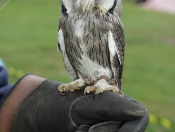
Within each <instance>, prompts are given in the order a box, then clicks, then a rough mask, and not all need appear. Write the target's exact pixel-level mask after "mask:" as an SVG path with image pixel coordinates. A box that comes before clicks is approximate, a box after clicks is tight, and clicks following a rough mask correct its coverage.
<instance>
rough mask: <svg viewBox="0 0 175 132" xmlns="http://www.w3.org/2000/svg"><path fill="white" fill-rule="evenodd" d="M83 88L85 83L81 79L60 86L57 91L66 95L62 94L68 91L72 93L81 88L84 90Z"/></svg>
mask: <svg viewBox="0 0 175 132" xmlns="http://www.w3.org/2000/svg"><path fill="white" fill-rule="evenodd" d="M85 86H86V83H85V81H84V80H83V79H78V80H75V81H73V82H71V83H68V84H62V85H60V86H59V87H58V91H59V92H60V94H62V95H66V94H64V93H66V92H68V91H70V92H73V91H75V90H80V89H81V88H84V87H85Z"/></svg>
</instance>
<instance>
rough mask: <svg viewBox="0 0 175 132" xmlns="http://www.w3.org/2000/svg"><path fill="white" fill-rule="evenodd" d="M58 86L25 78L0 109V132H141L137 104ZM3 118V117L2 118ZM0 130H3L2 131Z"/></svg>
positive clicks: (144, 118) (141, 111) (142, 118)
mask: <svg viewBox="0 0 175 132" xmlns="http://www.w3.org/2000/svg"><path fill="white" fill-rule="evenodd" d="M59 85H60V83H58V82H55V81H51V80H47V79H43V78H41V77H37V76H34V75H27V76H25V77H23V78H22V79H20V80H19V81H18V82H17V83H16V84H15V86H14V88H13V89H12V90H11V92H10V94H9V95H8V97H7V98H6V100H5V101H4V103H3V105H2V106H1V109H0V121H1V124H0V128H1V130H2V132H8V131H9V132H24V131H25V132H36V131H38V132H137V131H139V132H143V131H144V130H145V129H146V126H147V124H148V113H147V111H146V109H145V108H144V107H143V106H142V105H141V104H140V103H139V102H137V101H135V100H133V99H131V98H129V97H127V96H125V97H121V96H119V95H117V94H115V93H113V92H110V91H106V92H104V93H102V94H99V95H94V94H90V95H86V96H85V95H84V90H78V91H74V92H72V93H71V92H68V93H67V94H66V95H65V96H63V95H61V94H60V93H59V91H58V86H59ZM4 115H6V116H4ZM2 127H3V128H2Z"/></svg>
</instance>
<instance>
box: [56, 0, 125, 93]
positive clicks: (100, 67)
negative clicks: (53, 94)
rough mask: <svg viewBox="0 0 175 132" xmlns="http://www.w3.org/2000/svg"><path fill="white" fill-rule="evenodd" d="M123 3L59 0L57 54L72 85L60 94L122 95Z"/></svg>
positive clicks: (98, 0)
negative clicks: (60, 1) (61, 58)
mask: <svg viewBox="0 0 175 132" xmlns="http://www.w3.org/2000/svg"><path fill="white" fill-rule="evenodd" d="M121 12H122V0H62V9H61V16H60V23H59V31H58V50H59V51H61V53H62V56H63V60H64V65H65V68H66V70H67V72H68V73H69V74H70V76H71V78H72V80H73V81H72V82H70V83H67V84H62V85H60V86H59V87H58V90H59V91H60V93H62V94H63V93H65V92H67V91H74V90H79V89H82V88H84V93H85V94H88V93H90V92H94V93H95V94H99V93H102V92H104V91H106V90H110V91H113V92H116V93H121V85H122V71H123V65H124V46H125V42H124V27H123V24H122V22H121V19H120V16H121Z"/></svg>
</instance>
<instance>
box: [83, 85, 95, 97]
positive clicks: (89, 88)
mask: <svg viewBox="0 0 175 132" xmlns="http://www.w3.org/2000/svg"><path fill="white" fill-rule="evenodd" d="M96 89H97V88H96V87H95V86H87V87H86V88H85V90H84V95H86V94H89V93H90V92H95V91H96Z"/></svg>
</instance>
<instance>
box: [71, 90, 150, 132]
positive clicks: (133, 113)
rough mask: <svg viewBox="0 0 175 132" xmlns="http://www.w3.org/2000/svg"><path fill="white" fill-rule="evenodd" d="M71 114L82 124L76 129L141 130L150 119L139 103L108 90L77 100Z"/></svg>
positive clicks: (90, 131)
mask: <svg viewBox="0 0 175 132" xmlns="http://www.w3.org/2000/svg"><path fill="white" fill-rule="evenodd" d="M70 94H71V93H70ZM72 115H73V116H72V119H73V120H74V121H76V120H77V121H76V124H78V125H81V124H83V125H81V126H80V127H79V128H78V129H77V131H76V132H144V131H145V129H146V127H147V125H148V121H149V117H148V113H147V111H146V109H145V108H144V107H143V105H142V104H140V103H139V102H138V101H136V100H133V99H131V98H129V97H128V96H126V95H125V97H121V96H119V95H117V94H115V93H112V92H110V91H107V92H104V93H103V94H99V95H96V96H94V95H89V96H87V97H86V98H85V97H84V98H81V99H79V100H77V101H76V102H75V103H74V105H73V108H72ZM96 120H98V121H101V122H99V123H97V122H95V121H96ZM87 122H88V123H87ZM95 123H97V124H95ZM86 124H92V125H86ZM94 124H95V125H94Z"/></svg>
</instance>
